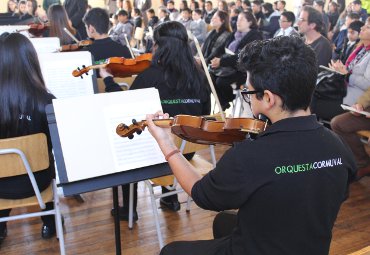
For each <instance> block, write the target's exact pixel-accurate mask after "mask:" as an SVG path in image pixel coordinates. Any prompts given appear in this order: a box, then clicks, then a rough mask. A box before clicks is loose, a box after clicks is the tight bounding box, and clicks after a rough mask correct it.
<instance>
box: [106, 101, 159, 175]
mask: <svg viewBox="0 0 370 255" xmlns="http://www.w3.org/2000/svg"><path fill="white" fill-rule="evenodd" d="M126 107H127V105H118V106H110V107H106V108H105V109H104V115H105V119H106V122H105V123H106V124H107V131H109V130H116V127H117V125H118V124H120V123H124V124H126V125H127V126H129V125H131V124H132V120H133V119H135V120H136V121H138V122H139V121H141V120H145V116H146V114H147V113H148V110H149V109H148V108H147V103H145V105H144V104H143V103H140V102H137V103H133V104H130V106H129V107H130V108H132V109H135V113H133V114H131V113H124V112H123V111H122V110H121V109H124V108H126ZM154 109H155V108H154ZM109 134H110V136H109V141H110V146H111V149H112V152H113V160H114V168H115V169H116V171H117V172H120V171H125V170H130V169H135V168H138V167H142V166H148V165H154V164H159V163H162V162H164V156H163V154H162V152H161V150H160V148H159V146H158V144H157V142H156V141H155V140H154V138H153V137H152V136H151V134H150V133H149V131H148V130H147V128H145V130H144V131H143V132H142V133H141V134H140V135H138V134H136V133H135V134H134V138H133V139H129V138H127V137H126V138H123V137H120V136H119V135H117V134H116V133H115V132H114V133H112V132H109Z"/></svg>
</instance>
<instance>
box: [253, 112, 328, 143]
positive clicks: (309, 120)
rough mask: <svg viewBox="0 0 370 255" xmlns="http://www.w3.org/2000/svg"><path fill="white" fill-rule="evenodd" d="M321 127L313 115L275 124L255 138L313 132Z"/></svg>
mask: <svg viewBox="0 0 370 255" xmlns="http://www.w3.org/2000/svg"><path fill="white" fill-rule="evenodd" d="M321 127H322V125H321V124H320V123H318V122H317V119H316V115H314V114H312V115H309V116H302V117H292V118H286V119H282V120H279V121H277V122H275V123H274V124H273V125H271V126H269V127H267V129H266V131H264V132H262V133H260V134H259V135H258V136H257V137H262V136H267V135H270V134H274V133H280V132H296V131H305V130H314V129H318V128H321Z"/></svg>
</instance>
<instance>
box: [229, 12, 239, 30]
mask: <svg viewBox="0 0 370 255" xmlns="http://www.w3.org/2000/svg"><path fill="white" fill-rule="evenodd" d="M240 12H241V11H240V10H239V9H238V8H234V9H232V10H231V11H230V27H231V31H232V32H236V22H237V20H238V15H239V13H240Z"/></svg>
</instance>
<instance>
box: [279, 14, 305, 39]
mask: <svg viewBox="0 0 370 255" xmlns="http://www.w3.org/2000/svg"><path fill="white" fill-rule="evenodd" d="M294 22H295V15H294V13H293V12H290V11H286V12H283V13H282V14H281V16H280V19H279V25H280V29H279V30H278V31H276V33H275V35H274V37H277V36H290V35H297V36H298V35H299V34H298V32H297V31H296V30H295V29H294V27H293V25H294Z"/></svg>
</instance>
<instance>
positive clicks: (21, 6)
mask: <svg viewBox="0 0 370 255" xmlns="http://www.w3.org/2000/svg"><path fill="white" fill-rule="evenodd" d="M18 15H19V19H20V20H22V21H26V20H30V19H32V18H33V17H32V15H30V14H29V13H28V9H27V1H25V0H22V1H19V3H18Z"/></svg>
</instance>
